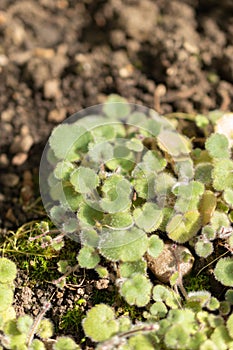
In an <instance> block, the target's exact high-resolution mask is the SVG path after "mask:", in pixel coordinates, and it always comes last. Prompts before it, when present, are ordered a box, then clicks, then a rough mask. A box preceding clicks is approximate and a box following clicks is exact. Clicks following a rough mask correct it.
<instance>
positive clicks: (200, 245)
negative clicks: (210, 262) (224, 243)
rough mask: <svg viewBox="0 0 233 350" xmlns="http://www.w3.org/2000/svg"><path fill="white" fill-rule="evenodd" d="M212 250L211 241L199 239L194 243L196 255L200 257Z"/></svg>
mask: <svg viewBox="0 0 233 350" xmlns="http://www.w3.org/2000/svg"><path fill="white" fill-rule="evenodd" d="M213 250H214V247H213V243H211V242H208V241H207V242H205V241H202V240H199V241H197V242H196V244H195V252H196V254H197V255H198V256H200V257H202V258H207V256H209V255H210V254H212V253H213Z"/></svg>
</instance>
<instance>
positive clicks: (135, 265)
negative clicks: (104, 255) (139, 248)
mask: <svg viewBox="0 0 233 350" xmlns="http://www.w3.org/2000/svg"><path fill="white" fill-rule="evenodd" d="M146 268H147V264H146V262H145V260H143V259H141V260H138V261H133V262H130V261H128V262H122V263H121V264H120V275H121V277H124V278H128V277H131V276H132V275H133V274H134V273H140V274H145V273H146Z"/></svg>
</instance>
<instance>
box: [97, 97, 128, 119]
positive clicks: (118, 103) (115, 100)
mask: <svg viewBox="0 0 233 350" xmlns="http://www.w3.org/2000/svg"><path fill="white" fill-rule="evenodd" d="M103 111H104V113H105V114H106V115H107V116H108V117H109V118H111V119H114V120H119V119H121V118H124V117H126V116H127V115H128V114H129V113H130V104H129V103H128V102H127V100H126V99H125V98H123V97H121V96H119V95H116V94H111V95H110V96H109V97H108V99H107V100H106V102H105V105H104V107H103Z"/></svg>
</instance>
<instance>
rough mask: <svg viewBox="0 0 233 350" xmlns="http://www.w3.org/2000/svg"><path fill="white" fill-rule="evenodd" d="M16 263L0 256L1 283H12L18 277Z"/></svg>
mask: <svg viewBox="0 0 233 350" xmlns="http://www.w3.org/2000/svg"><path fill="white" fill-rule="evenodd" d="M16 273H17V269H16V265H15V263H14V262H13V261H11V260H9V259H7V258H0V283H11V282H13V280H14V279H15V278H16Z"/></svg>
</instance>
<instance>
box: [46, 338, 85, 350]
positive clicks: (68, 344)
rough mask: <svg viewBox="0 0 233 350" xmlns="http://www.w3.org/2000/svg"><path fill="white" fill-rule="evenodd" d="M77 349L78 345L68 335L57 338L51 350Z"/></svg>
mask: <svg viewBox="0 0 233 350" xmlns="http://www.w3.org/2000/svg"><path fill="white" fill-rule="evenodd" d="M65 349H66V350H79V349H80V347H79V346H78V345H77V344H76V343H75V342H74V341H73V339H71V338H69V337H60V338H57V340H56V343H55V344H54V345H53V350H65Z"/></svg>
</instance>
